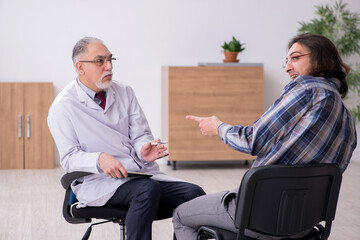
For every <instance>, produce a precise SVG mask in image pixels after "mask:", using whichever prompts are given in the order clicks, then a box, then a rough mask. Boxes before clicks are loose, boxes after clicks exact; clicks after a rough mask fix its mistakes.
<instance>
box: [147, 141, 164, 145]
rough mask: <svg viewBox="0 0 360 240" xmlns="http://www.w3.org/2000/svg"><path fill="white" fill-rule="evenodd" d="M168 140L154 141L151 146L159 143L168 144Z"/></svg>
mask: <svg viewBox="0 0 360 240" xmlns="http://www.w3.org/2000/svg"><path fill="white" fill-rule="evenodd" d="M167 143H168V142H167V141H161V142H159V143H158V142H152V143H151V146H157V145H159V144H167Z"/></svg>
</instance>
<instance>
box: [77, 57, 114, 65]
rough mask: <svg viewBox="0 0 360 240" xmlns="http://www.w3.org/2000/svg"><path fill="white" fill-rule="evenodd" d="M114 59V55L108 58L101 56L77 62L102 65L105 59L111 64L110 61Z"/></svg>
mask: <svg viewBox="0 0 360 240" xmlns="http://www.w3.org/2000/svg"><path fill="white" fill-rule="evenodd" d="M114 60H116V58H114V57H109V58H105V57H102V58H98V59H95V60H93V61H79V62H86V63H95V65H96V66H99V67H101V66H102V65H104V63H105V62H106V61H109V62H110V63H111V64H112V61H114Z"/></svg>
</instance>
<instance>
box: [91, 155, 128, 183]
mask: <svg viewBox="0 0 360 240" xmlns="http://www.w3.org/2000/svg"><path fill="white" fill-rule="evenodd" d="M98 161H99V166H100V168H101V169H102V170H103V171H104V173H105V174H106V175H108V176H110V177H113V178H123V177H127V176H128V174H127V171H126V169H125V168H124V166H123V165H122V164H121V163H120V162H119V160H117V159H116V158H114V157H113V156H111V155H110V154H107V153H101V154H100V157H99V160H98Z"/></svg>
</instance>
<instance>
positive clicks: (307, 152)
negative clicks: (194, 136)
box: [218, 76, 357, 171]
mask: <svg viewBox="0 0 360 240" xmlns="http://www.w3.org/2000/svg"><path fill="white" fill-rule="evenodd" d="M338 88H339V82H338V80H337V79H324V78H315V77H311V76H299V77H297V78H296V79H295V80H293V81H291V82H290V83H289V84H288V85H287V86H286V87H285V88H284V90H283V92H282V94H281V96H280V98H279V99H277V100H276V101H275V102H274V104H273V105H272V106H271V107H270V108H269V109H268V110H267V111H266V112H265V113H264V114H263V115H262V116H261V117H260V118H259V119H258V120H256V121H255V123H254V124H253V126H241V125H237V126H231V125H229V124H226V123H223V124H221V125H220V126H219V129H218V130H219V137H220V139H221V140H222V141H223V142H224V143H226V144H227V145H229V146H230V147H231V148H233V149H235V150H238V151H240V152H244V153H248V154H251V155H254V156H257V158H256V159H255V160H254V162H253V165H252V167H257V166H263V165H271V164H306V163H334V164H338V165H339V166H340V168H341V170H342V171H345V169H346V167H347V165H348V164H349V161H350V158H351V155H352V152H353V151H354V149H355V147H356V143H357V138H356V128H355V122H354V119H353V117H352V115H351V113H350V111H349V110H348V109H347V108H346V106H345V105H344V103H343V101H342V100H341V97H340V94H339V91H338V90H337V89H338Z"/></svg>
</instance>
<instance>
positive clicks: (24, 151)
mask: <svg viewBox="0 0 360 240" xmlns="http://www.w3.org/2000/svg"><path fill="white" fill-rule="evenodd" d="M52 101H53V84H52V83H10V82H6V83H4V82H2V83H0V112H1V114H0V133H1V134H0V168H1V169H11V168H53V167H54V142H53V139H52V137H51V134H50V131H49V130H48V127H47V121H46V118H47V114H48V110H49V108H50V105H51V103H52Z"/></svg>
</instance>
